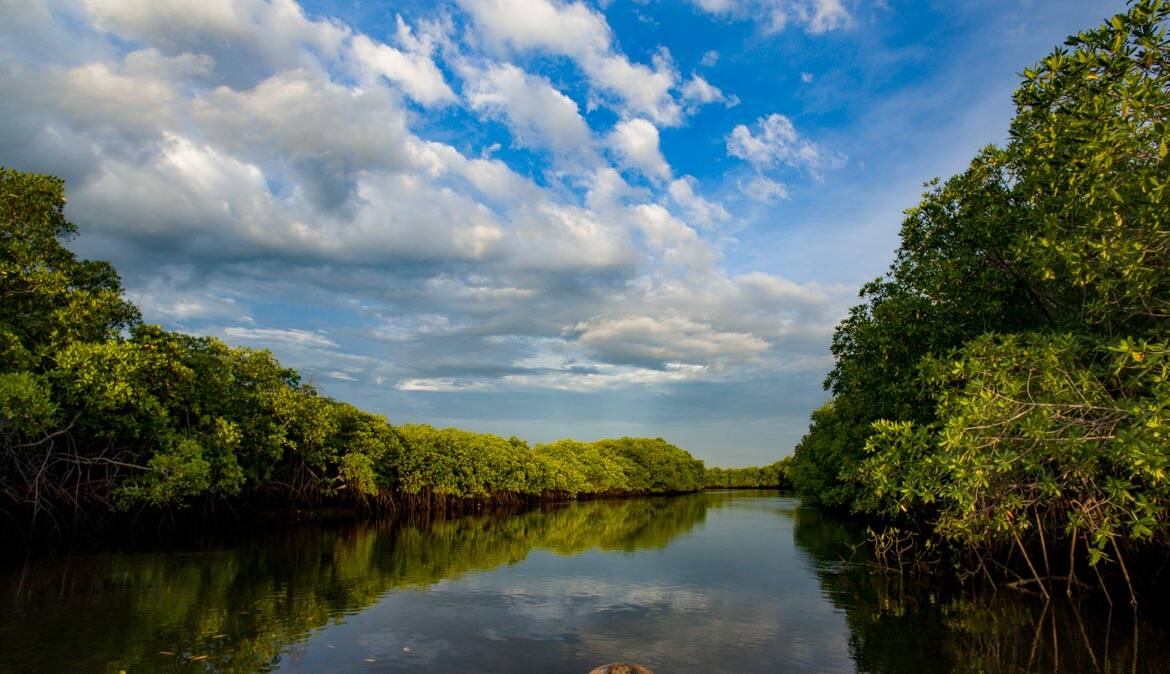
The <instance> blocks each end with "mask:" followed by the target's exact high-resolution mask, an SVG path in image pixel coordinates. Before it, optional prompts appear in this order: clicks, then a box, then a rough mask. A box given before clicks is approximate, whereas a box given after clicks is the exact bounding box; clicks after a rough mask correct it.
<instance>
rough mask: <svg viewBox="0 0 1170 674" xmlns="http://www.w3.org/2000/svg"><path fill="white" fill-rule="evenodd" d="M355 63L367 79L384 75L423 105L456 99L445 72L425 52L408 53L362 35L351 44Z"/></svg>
mask: <svg viewBox="0 0 1170 674" xmlns="http://www.w3.org/2000/svg"><path fill="white" fill-rule="evenodd" d="M350 50H351V51H352V55H353V59H354V61H355V62H356V63H357V64H358V65H359V68H360V69H361V71H362V73H363V74H364V75H365V76H366V77H370V76H375V77H376V76H383V77H385V78H386V79H388V80H390V81H392V82H394V83H396V84H398V86H400V87H402V90H403V91H405V92H406V94H407V95H408V96H410V97H411V98H413V99H414V100H416V101H418V102H419V103H421V104H423V105H437V104H441V103H449V102H451V101H454V100H455V92H454V91H451V87H449V86H448V85H447V82H446V80H444V79H443V73H442V72H441V71H440V70H439V68H438V66H436V65H435V62H434V61H432V60H431V58H430V56H429V55H428V54H425V53H418V52H404V51H400V50H398V49H395V48H394V47H391V46H390V45H386V44H380V43H377V42H374V41H373V40H371V39H370V38H368V37H366V36H365V35H358V36H357V37H355V38H354V39H353V40H352V42H351V43H350Z"/></svg>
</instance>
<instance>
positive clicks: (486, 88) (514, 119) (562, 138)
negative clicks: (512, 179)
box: [464, 63, 592, 155]
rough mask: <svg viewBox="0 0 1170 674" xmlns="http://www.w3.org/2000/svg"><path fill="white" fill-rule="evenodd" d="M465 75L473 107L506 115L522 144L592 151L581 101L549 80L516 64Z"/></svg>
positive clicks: (562, 150) (467, 71) (572, 151)
mask: <svg viewBox="0 0 1170 674" xmlns="http://www.w3.org/2000/svg"><path fill="white" fill-rule="evenodd" d="M464 78H465V80H466V85H465V89H464V93H465V95H466V97H467V101H468V103H469V104H470V105H471V107H472V109H474V110H477V111H480V112H482V113H484V114H487V115H488V116H494V117H499V118H502V119H503V120H504V121H505V122H506V123H507V124H508V127H509V128H510V129H511V131H512V137H513V139H514V140H515V141H516V142H517V143H518V144H520V145H523V146H525V147H530V148H534V149H544V148H549V149H551V150H552V151H554V152H556V153H558V154H562V155H571V154H574V155H581V154H583V153H584V154H588V153H589V151H590V146H591V144H592V134H591V133H590V131H589V127H588V125H586V124H585V120H584V119H582V118H581V113H580V111H579V110H578V108H577V103H576V102H574V101H573V99H571V98H569V97H568V96H566V95H564V94H563V93H561V92H560V91H558V90H557V89H556V88H555V87H553V85H552V84H551V83H550V82H549V81H548V79H546V78H544V77H540V76H537V75H531V74H529V73H526V72H524V71H523V70H521V69H520V68H518V67H516V66H514V65H512V64H510V63H507V64H495V65H492V66H489V67H487V68H483V69H477V68H467V69H465V73H464Z"/></svg>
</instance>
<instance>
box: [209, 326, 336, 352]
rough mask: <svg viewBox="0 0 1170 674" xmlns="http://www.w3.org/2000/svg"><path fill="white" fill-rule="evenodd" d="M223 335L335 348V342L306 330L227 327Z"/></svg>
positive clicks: (287, 344) (296, 345)
mask: <svg viewBox="0 0 1170 674" xmlns="http://www.w3.org/2000/svg"><path fill="white" fill-rule="evenodd" d="M223 334H224V335H225V336H227V337H234V338H236V339H247V340H256V341H259V342H268V343H277V344H284V345H286V346H294V347H316V348H323V349H335V348H337V342H335V341H333V340H332V339H329V338H328V337H326V336H324V335H322V334H320V333H317V332H309V331H308V330H296V329H291V330H285V329H277V328H240V327H228V328H224V329H223Z"/></svg>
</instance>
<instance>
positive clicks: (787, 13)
mask: <svg viewBox="0 0 1170 674" xmlns="http://www.w3.org/2000/svg"><path fill="white" fill-rule="evenodd" d="M692 1H693V2H694V4H695V5H696V6H697V7H698V8H699V9H701V10H703V11H704V12H707V13H709V14H715V15H718V16H722V17H726V18H731V19H736V20H747V19H750V20H753V21H756V22H757V23H758V24H759V26H760V29H761V30H762V31H764V32H765V33H778V32H780V31H782V30H784V29H785V28H786V27H787V26H788V25H789V24H790V23H797V24H799V25H801V26H803V27H804V30H805V32H807V33H810V34H812V35H819V34H821V33H827V32H829V31H833V30H841V29H844V28H848V27H849V26H851V25H852V24H853V15H852V14H851V13H850V12H849V10H848V9H847V8H846V7H845V4H844V3H843V2H842V0H692Z"/></svg>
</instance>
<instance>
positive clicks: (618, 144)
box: [609, 119, 671, 180]
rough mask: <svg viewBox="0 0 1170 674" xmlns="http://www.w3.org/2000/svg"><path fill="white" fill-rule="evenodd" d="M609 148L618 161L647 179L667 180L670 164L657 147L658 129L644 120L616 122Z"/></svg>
mask: <svg viewBox="0 0 1170 674" xmlns="http://www.w3.org/2000/svg"><path fill="white" fill-rule="evenodd" d="M609 146H610V148H611V149H612V150H613V152H614V154H616V155H617V157H618V159H619V161H620V162H621V163H622V164H623V165H625V166H628V167H630V168H635V169H637V170H639V171H641V172H642V175H645V176H646V177H648V178H653V179H655V180H669V179H670V175H671V171H670V164H668V163H666V159H665V158H664V157H663V156H662V150H661V149H660V148H659V146H658V128H657V127H655V126H654V125H653V124H652V123H650V122H648V121H646V120H644V119H627V120H625V121H622V122H618V123H617V125H615V126H614V128H613V131H611V132H610V134H609Z"/></svg>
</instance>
